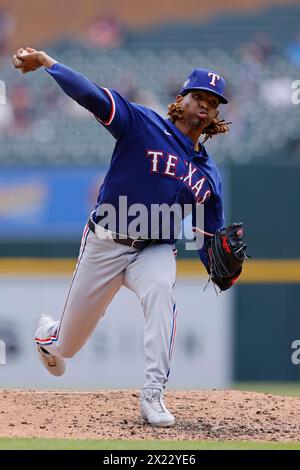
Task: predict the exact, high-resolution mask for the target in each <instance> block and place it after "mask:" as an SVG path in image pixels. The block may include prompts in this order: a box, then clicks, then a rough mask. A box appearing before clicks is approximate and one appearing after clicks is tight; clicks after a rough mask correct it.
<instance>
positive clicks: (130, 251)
mask: <svg viewBox="0 0 300 470" xmlns="http://www.w3.org/2000/svg"><path fill="white" fill-rule="evenodd" d="M103 230H104V229H103ZM175 280H176V261H175V257H174V254H173V247H172V246H171V245H168V244H157V245H150V246H148V247H146V248H145V249H143V250H141V251H139V250H137V249H135V248H131V247H127V246H125V245H121V244H118V243H116V242H115V241H114V240H111V239H99V238H98V237H97V236H96V235H95V234H94V233H93V232H92V231H90V230H89V228H88V226H87V225H86V227H85V229H84V232H83V237H82V243H81V248H80V253H79V257H78V262H77V266H76V270H75V272H74V275H73V279H72V283H71V286H70V290H69V294H68V297H67V300H66V304H65V308H64V311H63V314H62V317H61V320H60V321H56V322H54V321H53V324H50V325H49V327H48V325H47V326H46V327H45V329H44V331H43V330H42V331H40V332H39V337H38V338H36V342H37V343H38V344H41V345H42V346H43V347H44V348H45V349H46V350H47V351H48V352H50V353H51V354H53V355H55V356H58V357H61V358H70V357H72V356H74V354H76V353H77V352H78V351H79V350H80V349H81V348H82V346H83V345H84V344H85V342H86V341H87V339H88V338H89V336H90V335H91V334H92V332H93V330H94V329H95V327H96V325H97V323H98V321H99V320H100V319H101V317H103V315H104V313H105V311H106V309H107V307H108V305H109V303H110V302H111V300H112V299H113V297H114V296H115V294H116V293H117V292H118V290H119V289H120V287H121V286H122V285H125V286H126V287H127V288H128V289H130V290H132V291H133V292H134V293H135V294H136V295H137V296H138V298H139V300H140V302H141V304H142V307H143V311H144V318H145V323H144V354H145V383H144V388H158V389H161V390H162V389H163V388H164V386H165V383H166V382H167V380H168V376H169V372H170V360H171V356H172V351H173V346H174V339H175V332H176V315H177V311H176V306H175V302H174V298H173V287H174V285H175Z"/></svg>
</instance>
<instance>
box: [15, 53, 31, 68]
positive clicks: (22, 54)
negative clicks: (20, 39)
mask: <svg viewBox="0 0 300 470" xmlns="http://www.w3.org/2000/svg"><path fill="white" fill-rule="evenodd" d="M28 54H29V52H27V51H26V50H25V49H21V50H20V51H19V55H21V56H25V55H28ZM14 64H15V66H18V67H19V66H20V65H22V61H21V60H20V59H18V58H17V57H14Z"/></svg>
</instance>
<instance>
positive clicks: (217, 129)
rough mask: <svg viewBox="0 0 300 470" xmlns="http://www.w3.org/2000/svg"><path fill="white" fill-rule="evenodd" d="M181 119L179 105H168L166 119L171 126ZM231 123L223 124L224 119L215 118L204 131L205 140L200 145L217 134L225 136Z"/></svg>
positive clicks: (180, 107)
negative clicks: (171, 123)
mask: <svg viewBox="0 0 300 470" xmlns="http://www.w3.org/2000/svg"><path fill="white" fill-rule="evenodd" d="M182 117H183V108H182V106H181V105H180V104H179V103H172V104H169V105H168V118H169V119H170V121H172V122H173V124H174V123H175V122H176V121H177V120H179V119H182ZM230 124H232V123H231V122H225V120H224V119H218V118H215V119H214V120H213V121H212V122H211V123H210V125H209V126H207V127H206V128H205V129H204V132H205V138H204V140H203V142H202V143H204V142H206V141H207V140H208V139H211V138H212V137H213V136H214V135H217V134H226V132H229V131H230V127H229V126H230Z"/></svg>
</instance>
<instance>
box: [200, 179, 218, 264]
mask: <svg viewBox="0 0 300 470" xmlns="http://www.w3.org/2000/svg"><path fill="white" fill-rule="evenodd" d="M195 214H196V209H194V211H193V227H195V226H196V217H195ZM224 224H225V219H224V212H223V204H222V187H221V181H219V182H218V186H217V191H216V192H215V193H213V194H212V196H211V198H210V199H209V200H208V201H207V202H206V203H205V204H204V227H199V228H200V229H201V230H204V231H205V232H207V233H211V234H214V233H215V232H216V231H217V230H219V229H221V228H223V227H224ZM210 238H211V237H210V236H209V235H204V242H203V246H202V248H200V249H199V250H197V251H198V255H199V257H200V259H201V261H202V263H203V264H204V266H205V268H206V269H207V266H208V253H207V249H206V243H207V241H208V240H209V239H210Z"/></svg>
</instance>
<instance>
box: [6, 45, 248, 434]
mask: <svg viewBox="0 0 300 470" xmlns="http://www.w3.org/2000/svg"><path fill="white" fill-rule="evenodd" d="M13 64H14V67H15V68H16V69H19V70H20V71H21V72H23V73H27V72H32V71H35V70H37V69H39V68H41V67H43V69H44V71H45V72H46V73H48V74H49V75H50V76H51V77H52V79H54V80H55V81H56V82H57V84H58V85H59V86H60V87H61V89H62V90H63V91H64V92H65V93H66V94H67V95H68V96H69V97H70V98H71V99H73V100H75V101H77V103H79V104H80V105H81V106H83V107H84V108H86V109H88V110H89V111H90V112H91V113H92V115H93V116H94V117H95V118H96V119H97V121H98V122H99V125H101V126H104V127H105V128H106V129H107V130H108V132H110V133H111V134H112V136H113V137H114V138H115V140H116V145H115V148H114V151H113V155H112V158H111V162H110V166H109V169H108V172H107V175H106V177H105V180H104V183H103V184H102V186H101V187H100V190H99V195H98V199H97V202H96V205H95V208H94V210H93V212H92V213H91V215H90V217H89V219H88V221H87V224H86V226H85V228H84V230H83V236H82V242H81V247H80V252H79V257H78V262H77V265H76V269H75V272H74V275H73V279H72V282H71V286H70V290H69V293H68V296H67V299H66V302H65V307H64V310H63V312H62V315H61V318H60V320H59V321H55V320H54V319H52V318H51V317H48V316H41V317H40V318H39V319H38V323H37V329H36V335H35V342H36V345H37V351H38V353H39V357H40V359H41V361H42V363H43V364H44V366H45V367H46V368H47V370H48V371H49V372H50V373H51V374H53V375H56V376H60V375H62V374H63V373H64V371H65V359H66V358H71V357H72V356H74V354H76V353H77V352H78V351H79V350H80V348H82V346H83V345H84V344H85V342H86V341H87V339H88V338H89V336H90V335H91V333H92V332H93V330H94V328H95V327H96V325H97V323H98V321H99V320H100V319H101V317H103V315H104V313H105V311H106V309H107V307H108V305H109V304H110V302H111V301H112V299H113V297H114V296H115V295H116V293H117V292H118V290H119V289H120V287H121V286H122V285H124V286H126V287H127V288H128V289H130V290H131V291H133V292H134V293H135V294H136V295H137V297H138V298H139V300H140V302H141V305H142V308H143V312H144V318H145V322H144V354H145V381H144V386H143V388H142V391H141V394H140V403H141V412H142V417H143V419H144V420H145V421H146V422H148V423H149V424H151V425H153V426H172V425H174V423H175V418H174V416H173V415H172V413H171V412H170V411H169V410H168V409H167V408H166V406H165V404H164V400H163V393H164V389H165V386H166V383H167V380H168V377H169V373H170V361H171V357H172V352H173V347H174V340H175V332H176V315H177V310H176V304H175V301H174V294H173V289H174V285H175V281H176V260H175V256H174V246H175V243H176V240H177V239H178V233H177V231H176V230H175V225H176V224H175V222H176V216H175V217H173V218H169V219H167V220H168V224H167V225H168V227H167V228H168V230H166V227H165V226H164V225H165V224H164V222H165V220H166V219H164V218H163V220H160V221H159V222H155V223H154V222H153V217H152V210H153V207H154V206H157V205H162V204H165V205H167V207H171V206H173V205H174V204H175V205H176V207H177V208H183V207H185V206H189V207H190V208H191V211H190V212H191V213H192V218H193V225H194V227H195V228H194V230H195V231H196V233H198V232H201V233H202V234H203V235H204V243H203V245H202V246H199V247H198V252H199V256H200V259H201V261H202V262H203V264H204V265H205V267H206V269H207V272H208V274H209V277H210V279H211V281H212V282H213V284H214V286H217V287H218V288H219V289H220V290H226V289H228V288H229V287H231V286H232V285H233V283H234V282H235V281H236V279H237V278H238V276H239V275H240V273H241V270H242V264H243V261H244V259H245V258H246V253H245V248H246V246H245V245H244V243H243V226H242V224H241V223H240V224H233V225H231V226H229V227H225V225H224V218H223V209H222V194H221V181H220V176H219V173H218V170H217V168H216V166H215V163H214V161H213V159H212V158H211V157H210V156H209V155H208V153H207V151H206V149H205V146H204V145H203V142H205V141H206V140H207V139H209V138H211V137H212V136H215V135H217V134H220V133H225V132H227V131H229V123H226V122H224V121H223V120H221V119H219V117H218V115H219V106H220V104H226V103H228V100H227V99H226V97H225V96H224V88H225V80H224V79H223V78H222V77H221V75H220V74H219V73H217V72H215V71H212V70H206V69H196V70H193V71H192V72H191V74H190V75H189V76H188V78H187V79H186V81H185V82H184V83H183V85H182V87H181V89H180V90H179V92H178V96H177V97H176V99H175V101H174V103H173V104H171V105H169V110H168V117H167V118H166V119H165V118H163V117H161V116H160V115H159V114H157V113H156V112H154V111H153V110H151V109H149V108H147V107H144V106H141V105H139V104H135V103H131V102H129V101H127V100H126V99H125V98H124V97H123V96H121V95H120V94H119V93H118V92H117V91H116V90H113V89H110V88H105V87H102V86H99V85H97V84H96V83H93V82H91V81H90V80H88V79H87V78H85V77H84V76H83V75H81V74H80V73H78V72H76V71H74V70H72V69H70V68H69V67H66V66H65V65H63V64H61V63H58V62H57V61H56V60H54V59H53V58H51V57H49V56H48V55H47V54H46V53H45V52H43V51H36V50H35V49H33V48H30V47H26V48H25V49H19V50H18V51H17V52H16V54H15V55H14V56H13ZM99 144H101V143H99ZM125 197H126V204H127V207H128V208H131V209H130V210H128V211H127V213H124V212H126V211H124V206H123V205H122V204H123V200H124V198H125ZM137 204H138V205H139V207H141V206H142V207H143V208H145V213H146V216H145V217H144V220H143V222H144V223H141V224H140V225H141V226H142V228H141V230H140V231H139V232H138V234H137V226H136V225H137V224H134V218H133V213H132V212H130V211H131V210H132V208H134V207H136V205H137ZM200 205H201V207H204V210H205V212H204V226H203V227H199V226H197V217H196V215H197V208H198V207H199V206H200ZM111 209H113V210H111ZM179 212H180V211H177V215H178V213H179ZM154 225H155V226H154ZM166 234H167V235H166Z"/></svg>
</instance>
